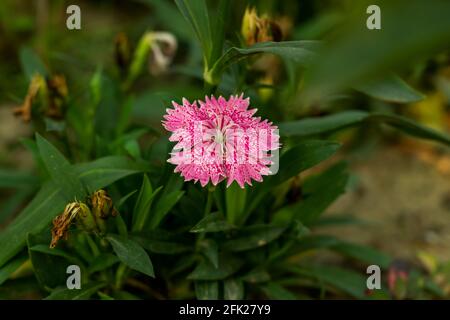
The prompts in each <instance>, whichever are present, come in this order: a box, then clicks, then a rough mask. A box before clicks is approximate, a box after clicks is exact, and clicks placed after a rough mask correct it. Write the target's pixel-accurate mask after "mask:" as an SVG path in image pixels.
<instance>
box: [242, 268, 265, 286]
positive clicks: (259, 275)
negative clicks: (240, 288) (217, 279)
mask: <svg viewBox="0 0 450 320" xmlns="http://www.w3.org/2000/svg"><path fill="white" fill-rule="evenodd" d="M241 279H242V280H243V281H246V282H249V283H262V282H267V281H269V280H270V274H269V273H268V272H267V270H265V269H261V268H259V267H258V268H256V269H253V270H250V271H249V272H248V273H247V274H245V275H244V276H242V277H241Z"/></svg>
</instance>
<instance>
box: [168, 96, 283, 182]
mask: <svg viewBox="0 0 450 320" xmlns="http://www.w3.org/2000/svg"><path fill="white" fill-rule="evenodd" d="M172 104H173V107H174V109H167V114H166V115H165V116H164V119H165V120H164V121H163V122H162V123H163V126H164V128H165V129H166V130H168V131H170V132H172V135H171V136H170V138H169V140H170V141H172V142H177V144H176V145H175V146H174V147H173V150H172V152H171V157H170V159H168V162H170V163H172V164H174V165H176V168H175V172H180V174H181V176H182V177H184V179H185V181H190V180H194V181H195V182H197V181H200V184H201V185H202V186H205V185H206V184H207V183H208V182H209V180H211V182H212V184H213V185H216V184H217V183H219V182H220V181H222V180H224V179H227V187H228V186H229V185H230V184H231V183H232V182H233V181H236V182H237V183H238V184H239V186H240V187H241V188H244V186H245V184H246V183H248V184H249V185H252V180H255V181H258V182H261V181H262V176H264V175H269V174H273V173H275V172H272V171H271V166H272V165H273V164H274V161H273V160H276V159H274V157H273V156H274V152H275V151H276V150H278V149H279V147H280V144H279V135H278V128H277V126H275V125H273V124H272V123H271V122H269V121H267V120H261V118H260V117H254V114H255V113H256V111H257V110H256V109H248V107H249V104H250V100H249V98H246V99H244V98H243V95H241V96H237V95H236V96H231V97H230V98H229V99H228V100H226V99H225V98H223V97H219V98H218V99H216V98H214V97H213V96H211V98H209V97H205V101H204V102H203V101H200V100H199V101H194V102H193V103H190V102H189V101H188V100H187V99H183V104H182V105H179V104H177V103H176V102H172Z"/></svg>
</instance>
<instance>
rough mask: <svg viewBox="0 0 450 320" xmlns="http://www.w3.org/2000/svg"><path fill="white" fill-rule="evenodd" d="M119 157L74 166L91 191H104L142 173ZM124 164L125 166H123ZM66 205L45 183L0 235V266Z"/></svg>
mask: <svg viewBox="0 0 450 320" xmlns="http://www.w3.org/2000/svg"><path fill="white" fill-rule="evenodd" d="M123 160H124V158H122V157H107V158H101V159H98V160H96V161H93V162H91V163H87V164H81V165H76V166H75V169H76V171H77V172H78V174H79V178H80V179H81V180H82V181H83V183H84V184H85V185H87V186H91V188H92V190H98V189H100V188H104V187H106V186H108V185H110V184H111V183H113V182H115V181H116V180H118V179H120V178H123V177H125V176H128V175H131V174H134V173H137V172H141V171H142V169H143V168H139V166H131V168H130V164H133V162H131V163H130V162H129V161H123ZM124 165H125V167H123V166H124ZM65 205H66V200H65V198H64V197H63V196H62V195H61V193H60V189H59V188H58V187H57V186H56V185H55V184H54V183H53V182H51V181H50V182H47V183H45V184H44V185H43V186H42V187H41V189H40V190H39V192H38V193H37V194H36V196H35V197H34V199H33V200H32V201H31V202H30V203H29V204H28V205H27V206H26V208H25V209H24V210H23V211H22V212H21V214H20V215H19V216H18V217H17V218H16V219H15V220H14V221H13V222H12V223H11V224H10V225H9V226H8V227H7V228H6V229H5V230H4V231H3V232H1V233H0V246H1V248H2V250H0V266H2V265H3V264H5V263H6V262H7V261H8V260H9V259H11V258H12V257H14V256H15V255H16V254H17V253H18V252H19V251H20V249H21V248H23V247H24V246H25V243H26V237H27V234H28V233H38V232H40V231H41V230H42V229H44V228H45V227H46V226H47V225H48V224H49V223H50V222H51V221H52V219H53V218H54V217H55V216H56V215H58V214H59V213H60V212H61V211H62V210H63V209H64V206H65Z"/></svg>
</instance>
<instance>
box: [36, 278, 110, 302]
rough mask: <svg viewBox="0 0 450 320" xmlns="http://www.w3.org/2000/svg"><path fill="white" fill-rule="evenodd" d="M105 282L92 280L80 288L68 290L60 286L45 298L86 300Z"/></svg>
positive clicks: (103, 285)
mask: <svg viewBox="0 0 450 320" xmlns="http://www.w3.org/2000/svg"><path fill="white" fill-rule="evenodd" d="M105 286H106V284H105V283H99V282H93V283H88V284H84V285H82V286H81V289H77V290H70V289H67V288H60V289H57V290H54V291H53V292H52V293H51V294H50V295H49V296H47V297H46V298H45V300H87V299H89V298H90V297H91V296H92V295H93V294H95V293H96V292H97V291H98V290H100V289H101V288H103V287H105Z"/></svg>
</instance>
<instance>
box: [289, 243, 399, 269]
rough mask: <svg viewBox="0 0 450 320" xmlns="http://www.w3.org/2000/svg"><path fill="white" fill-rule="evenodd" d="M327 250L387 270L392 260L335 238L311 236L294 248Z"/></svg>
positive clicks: (371, 250)
mask: <svg viewBox="0 0 450 320" xmlns="http://www.w3.org/2000/svg"><path fill="white" fill-rule="evenodd" d="M318 249H328V250H334V251H336V252H339V253H341V254H343V255H345V256H348V257H351V258H354V259H357V260H359V261H362V262H365V263H369V264H376V265H379V266H380V267H382V268H388V267H389V265H390V264H391V262H392V258H391V257H390V256H388V255H387V254H385V253H383V252H380V251H378V250H375V249H373V248H370V247H367V246H362V245H358V244H354V243H348V242H345V241H342V240H339V239H338V238H336V237H332V236H325V235H311V236H307V237H304V238H303V239H302V240H301V241H300V242H299V244H298V246H297V247H296V251H307V250H318Z"/></svg>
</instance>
